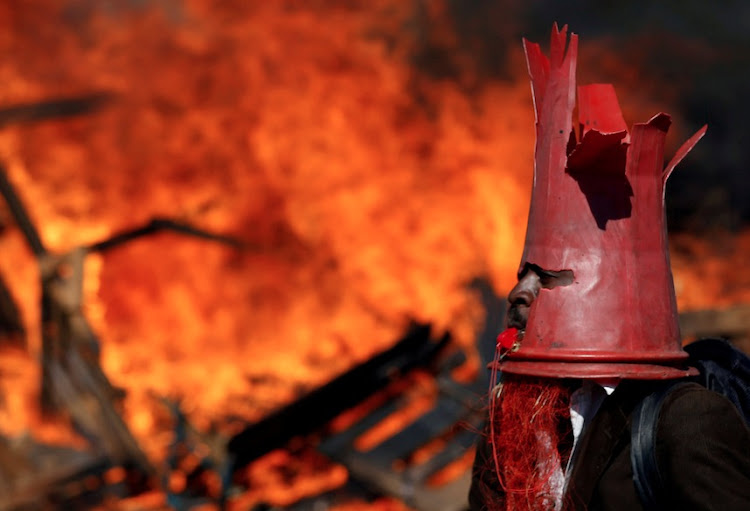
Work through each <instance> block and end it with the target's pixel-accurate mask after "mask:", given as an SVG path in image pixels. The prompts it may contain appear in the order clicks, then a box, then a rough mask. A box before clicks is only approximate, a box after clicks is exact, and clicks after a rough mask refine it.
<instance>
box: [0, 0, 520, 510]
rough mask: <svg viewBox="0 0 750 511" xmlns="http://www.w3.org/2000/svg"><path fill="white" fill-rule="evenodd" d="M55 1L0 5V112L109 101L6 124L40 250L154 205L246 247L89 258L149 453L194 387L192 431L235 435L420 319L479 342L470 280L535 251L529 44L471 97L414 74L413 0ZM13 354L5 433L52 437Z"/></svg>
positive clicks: (32, 289) (94, 310) (155, 247)
mask: <svg viewBox="0 0 750 511" xmlns="http://www.w3.org/2000/svg"><path fill="white" fill-rule="evenodd" d="M63 4H65V2H51V1H46V0H34V1H29V2H23V3H22V4H21V3H19V4H18V5H13V6H11V5H10V4H8V5H3V6H0V28H2V30H0V34H2V35H0V48H2V50H3V55H4V57H3V60H2V63H0V104H12V103H17V102H22V101H34V100H41V99H47V98H49V97H56V96H60V95H65V94H79V93H87V92H91V91H96V90H107V91H114V92H115V94H116V96H117V100H116V101H115V103H114V104H113V105H111V106H110V107H109V108H107V109H105V110H103V111H100V112H98V113H94V114H90V115H88V116H86V117H82V118H77V119H67V120H60V121H50V122H43V123H38V124H33V125H24V126H15V127H11V128H5V129H4V130H3V131H1V132H0V159H1V160H2V161H4V162H5V164H6V165H7V168H8V172H9V177H10V179H11V181H12V182H13V183H14V184H15V185H16V186H17V188H18V190H19V191H20V193H21V195H22V198H23V199H24V202H25V203H26V204H27V206H28V207H29V209H30V210H31V212H32V215H33V218H34V220H35V222H36V225H37V226H38V227H39V229H40V231H41V235H42V238H43V239H44V241H45V243H46V244H47V245H48V247H50V248H51V249H52V250H54V251H56V252H63V251H67V250H71V249H73V248H74V247H76V246H79V245H83V244H87V243H92V242H95V241H98V240H100V239H103V238H106V237H107V236H109V235H111V234H113V233H116V232H118V231H120V230H123V229H125V228H128V227H133V226H138V225H141V224H143V223H145V222H147V221H148V220H149V219H151V218H153V217H155V216H161V217H170V218H177V219H181V220H183V221H187V222H190V223H193V224H195V225H198V226H200V227H202V228H204V229H209V230H212V231H216V232H221V233H226V234H231V235H234V236H237V237H240V238H242V239H244V240H246V241H247V242H248V246H249V248H247V249H245V250H242V251H238V250H236V249H230V248H227V247H224V246H220V245H218V244H215V243H211V242H206V241H201V240H197V239H190V238H185V237H180V236H177V235H175V234H160V235H157V236H153V237H150V238H144V239H141V240H139V241H136V242H133V243H131V244H128V245H127V246H123V247H122V248H118V249H116V250H113V251H112V252H108V253H106V254H104V255H91V256H89V258H88V259H87V266H86V281H85V283H86V289H85V300H84V303H85V312H86V314H87V317H88V319H89V320H90V322H91V323H92V326H93V329H94V331H96V332H97V333H98V334H99V336H100V338H101V340H102V350H103V359H102V365H103V367H104V369H105V372H106V373H107V375H108V376H109V377H110V378H111V380H112V381H113V382H114V384H116V385H118V386H121V387H123V388H125V389H126V390H127V398H126V401H125V406H126V411H127V416H126V419H127V422H128V424H129V426H130V427H131V429H132V430H133V432H134V433H135V434H136V435H137V437H138V439H139V441H140V442H141V443H142V446H143V447H144V449H145V450H146V451H147V453H148V454H149V455H150V456H152V457H153V458H154V459H161V457H162V456H163V453H164V450H165V449H166V445H167V444H168V442H169V440H170V438H171V431H169V429H168V427H166V425H165V423H166V422H168V421H165V420H163V415H164V413H163V411H160V410H159V405H158V404H157V400H156V399H154V396H167V397H171V398H176V399H179V400H181V404H182V407H183V409H184V410H185V412H186V413H187V414H188V415H189V417H190V419H191V421H193V422H194V424H195V425H196V427H197V428H198V429H208V428H209V427H210V426H217V427H219V428H227V427H228V426H227V425H226V422H227V421H228V420H229V418H230V417H241V418H242V419H244V420H257V419H259V418H261V417H262V416H263V415H264V414H266V413H267V412H269V411H270V410H272V409H274V408H276V407H278V406H280V405H282V404H284V403H286V402H289V401H290V400H292V399H294V398H295V397H296V396H297V395H299V393H300V392H304V391H305V390H307V389H310V388H312V387H314V386H316V385H319V384H321V383H323V382H325V381H327V380H328V379H330V378H332V377H333V376H335V375H336V374H338V373H341V372H342V371H344V370H346V369H348V368H349V367H351V366H352V365H353V364H355V363H357V362H359V361H363V360H365V359H366V358H368V357H369V356H371V355H372V354H374V353H376V352H378V351H380V350H383V349H385V348H386V347H388V346H389V344H390V343H392V342H393V341H394V340H396V339H397V337H398V336H399V335H400V334H401V333H402V329H403V327H404V325H405V323H406V318H408V317H413V318H416V319H419V320H422V321H430V322H432V323H434V324H435V325H436V326H437V328H438V329H441V330H450V331H451V332H452V333H453V335H454V337H455V338H456V339H457V341H458V342H460V343H461V344H462V345H464V346H466V347H470V346H471V345H472V344H473V342H474V339H475V338H476V334H477V331H478V329H479V327H480V324H481V321H482V310H481V307H480V304H479V303H478V300H477V298H476V297H475V296H474V295H472V294H471V293H470V292H469V291H468V290H467V283H468V282H469V281H470V280H472V279H473V278H474V277H476V276H480V275H482V276H488V277H489V278H490V279H491V280H492V282H493V284H494V286H495V288H496V289H498V290H499V291H501V292H503V291H506V290H508V289H510V287H512V285H513V283H514V280H515V271H516V265H517V263H518V260H519V258H520V251H521V249H522V245H523V235H524V230H525V225H526V215H527V212H528V196H529V193H528V190H529V188H530V179H531V174H532V167H531V165H532V163H531V162H532V161H533V158H532V153H533V143H534V142H533V140H534V138H533V137H534V131H533V128H534V127H533V109H532V106H531V96H530V93H529V90H528V82H527V79H526V73H525V70H524V68H523V63H522V57H521V55H520V45H519V48H518V49H517V50H518V51H516V50H515V49H514V51H512V52H511V54H510V62H511V67H512V72H513V74H514V75H515V76H518V77H519V80H518V81H517V83H506V82H501V81H494V82H487V83H486V84H484V86H483V87H482V88H481V89H479V90H478V91H475V92H473V93H472V94H471V95H469V94H467V93H466V92H465V91H463V90H462V89H461V88H459V86H457V85H456V83H454V82H452V81H448V80H440V79H435V78H429V77H427V76H424V75H420V74H419V72H418V71H416V70H415V69H414V67H413V66H412V65H411V63H410V62H409V48H410V45H411V44H412V43H413V41H412V40H410V39H409V36H408V32H405V31H403V30H402V27H403V26H404V23H405V22H406V21H407V19H408V17H409V16H410V15H411V13H410V12H408V7H407V6H408V5H410V4H409V3H407V2H398V1H395V0H394V1H392V2H377V3H375V4H377V5H373V3H372V2H344V1H340V2H339V1H336V2H325V3H320V2H312V3H297V2H292V1H284V2H281V1H280V2H218V3H217V2H211V1H208V0H191V1H186V2H184V3H182V4H178V3H170V2H154V4H155V5H161V6H162V7H155V8H148V9H146V8H143V9H141V10H138V9H124V8H122V9H121V10H119V11H114V12H105V11H104V10H96V9H95V8H90V9H88V8H87V7H86V6H87V5H89V3H87V2H70V4H69V5H68V6H67V7H66V6H64V5H63ZM91 5H94V4H91ZM431 5H433V4H431ZM435 5H437V4H435ZM76 6H77V7H76ZM87 9H88V10H87ZM434 14H435V15H436V16H439V15H440V12H439V10H438V12H436V13H434ZM399 33H400V34H402V36H400V38H399V37H396V38H395V39H394V34H399ZM440 37H441V38H443V39H447V40H450V34H449V33H443V32H442V31H441V33H440ZM0 251H2V253H3V258H2V259H0V273H1V274H2V278H3V279H4V280H5V282H6V283H7V284H8V286H9V287H10V288H11V289H12V290H13V292H14V296H15V299H16V300H17V301H18V303H19V304H20V305H21V307H22V310H23V319H24V322H25V324H26V325H27V327H28V328H29V329H30V331H31V339H30V340H31V345H32V348H33V350H38V346H39V331H38V328H37V327H36V325H38V324H39V310H38V306H37V303H38V302H39V289H38V278H39V277H38V270H37V268H36V263H35V261H34V260H33V258H32V256H31V254H30V253H29V251H28V249H27V248H26V246H25V243H24V241H23V239H22V238H21V235H20V233H18V232H17V231H16V230H13V229H9V230H7V231H6V232H5V233H4V234H3V235H2V236H0ZM34 353H36V351H34ZM13 357H15V358H13ZM22 359H23V357H20V356H18V355H8V356H6V355H3V356H2V357H0V361H1V362H2V364H3V366H4V367H5V365H6V364H10V365H12V366H13V367H16V368H17V369H16V370H15V372H13V371H10V373H6V372H3V376H2V384H3V389H2V390H3V393H4V396H5V403H4V404H3V406H2V407H0V430H2V431H3V432H6V433H18V432H20V431H23V430H25V429H29V428H33V430H34V434H35V435H37V436H38V437H40V438H54V435H55V433H44V431H45V430H44V429H43V428H44V427H46V426H43V425H42V424H41V423H40V420H39V417H38V416H37V413H36V412H35V411H34V410H33V406H31V405H29V403H34V402H35V401H34V400H35V399H36V397H35V396H36V392H37V389H36V383H35V382H36V381H37V379H38V377H37V374H36V371H38V369H37V368H36V364H35V363H33V361H32V360H28V359H24V360H22ZM472 363H473V364H474V365H475V366H476V364H477V360H476V357H475V358H474V359H473V360H472ZM10 365H9V366H8V367H10ZM9 374H10V376H9ZM48 429H49V428H48ZM51 431H57V429H55V428H52V430H51ZM45 435H46V436H45ZM268 463H271V464H273V463H274V461H269V462H268ZM329 475H330V474H329ZM330 477H331V478H332V479H334V480H339V479H340V478H341V474H340V473H338V472H336V471H335V470H334V471H333V472H332V475H330ZM337 478H338V479H337ZM326 484H329V483H326ZM270 491H271V490H269V492H270ZM253 498H258V499H260V498H265V497H263V496H257V497H256V496H254V497H253ZM271 498H273V497H271ZM381 508H382V509H385V508H387V506H385V507H381ZM390 508H392V509H395V507H390ZM390 508H389V509H390Z"/></svg>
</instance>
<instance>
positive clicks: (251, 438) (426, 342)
mask: <svg viewBox="0 0 750 511" xmlns="http://www.w3.org/2000/svg"><path fill="white" fill-rule="evenodd" d="M430 332H431V327H430V326H429V325H423V324H422V325H419V324H415V325H412V327H411V328H410V330H409V332H408V333H407V334H406V335H405V336H404V337H403V339H401V340H400V341H399V342H398V343H396V345H395V346H393V347H392V348H390V349H389V350H386V351H385V352H383V353H380V354H378V355H376V356H374V357H372V358H371V359H369V360H367V361H366V362H364V363H362V364H360V365H358V366H356V367H354V368H353V369H351V370H349V371H347V372H346V373H344V374H342V375H341V376H339V377H337V378H335V379H333V380H332V381H330V382H329V383H327V384H326V385H323V386H322V387H319V388H317V389H316V390H313V391H312V392H310V393H309V394H307V395H306V396H303V397H302V398H300V399H298V400H296V401H294V402H293V403H291V404H289V405H287V406H285V407H283V408H281V409H279V410H277V411H276V412H274V413H272V414H270V415H269V416H268V417H266V418H264V419H262V420H261V421H259V422H256V423H254V424H251V425H250V426H248V427H247V428H245V429H244V430H243V431H241V432H240V433H238V434H237V435H235V436H234V437H233V438H232V439H231V440H230V441H229V443H228V446H227V451H228V453H229V455H230V456H231V458H232V460H233V470H237V469H239V468H241V467H243V466H245V465H247V464H248V463H250V462H251V461H253V460H255V459H257V458H259V457H260V456H262V455H264V454H266V453H268V452H270V451H272V450H273V449H277V448H279V447H282V446H284V445H285V444H286V443H287V442H288V441H289V440H290V439H292V438H294V437H296V436H300V435H305V434H309V433H312V432H314V431H316V430H318V429H320V428H321V427H323V426H324V425H325V424H326V423H328V422H329V421H330V420H332V419H333V418H335V417H336V416H337V415H339V414H340V413H342V412H344V411H345V410H347V409H349V408H351V407H353V406H354V405H356V404H358V403H360V402H361V401H363V400H364V399H365V398H367V397H369V396H370V395H372V394H374V393H375V392H376V391H378V390H380V389H383V388H385V387H386V386H387V385H388V384H389V383H391V382H393V381H394V380H395V379H396V378H397V377H400V376H402V375H403V374H404V373H406V372H407V371H410V370H412V369H414V368H416V367H420V366H426V365H428V364H430V363H431V362H432V361H433V360H435V358H436V357H437V355H438V354H439V353H441V352H442V351H443V349H444V348H445V347H446V346H447V344H448V341H449V336H448V335H444V336H443V337H442V338H441V339H440V340H438V341H434V340H433V339H432V338H431V336H430Z"/></svg>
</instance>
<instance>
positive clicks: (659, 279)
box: [501, 26, 705, 379]
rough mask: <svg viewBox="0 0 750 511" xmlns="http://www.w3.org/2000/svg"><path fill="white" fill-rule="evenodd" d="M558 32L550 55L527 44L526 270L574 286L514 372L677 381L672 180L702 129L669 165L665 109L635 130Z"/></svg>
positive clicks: (515, 360) (537, 328)
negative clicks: (578, 80) (530, 161)
mask: <svg viewBox="0 0 750 511" xmlns="http://www.w3.org/2000/svg"><path fill="white" fill-rule="evenodd" d="M566 32H567V27H564V28H563V29H562V30H560V31H558V30H557V27H556V26H555V27H554V29H553V32H552V43H551V52H550V53H551V55H550V58H549V59H547V57H545V56H544V55H543V54H542V52H541V50H540V49H539V46H538V45H537V44H534V43H529V42H528V41H524V47H525V50H526V57H527V62H528V67H529V73H530V76H531V84H532V92H533V96H534V107H535V111H536V120H537V125H536V132H537V142H536V152H535V169H534V174H535V176H534V186H533V191H532V198H531V208H530V212H529V220H528V226H527V232H526V245H525V248H524V254H523V258H522V260H521V269H520V271H523V270H524V268H526V265H527V263H529V264H534V265H537V266H539V267H541V268H543V269H545V270H555V271H560V270H572V271H573V274H574V283H573V284H571V285H568V286H558V287H555V288H554V289H542V290H541V292H540V293H539V296H538V297H537V298H536V300H535V301H534V303H533V304H532V306H531V309H530V313H529V320H528V323H527V326H526V330H525V333H524V336H523V342H522V343H521V346H520V349H518V350H517V351H514V352H513V353H510V354H509V355H508V356H507V358H506V359H505V360H504V361H503V362H502V363H501V370H503V371H506V372H509V373H519V374H530V375H536V376H553V377H571V378H581V377H584V378H620V377H621V378H635V379H665V378H678V377H682V376H685V375H686V374H692V373H693V372H694V371H693V370H690V369H685V368H684V367H683V365H684V362H685V360H686V358H687V354H686V353H685V352H684V351H683V350H682V346H681V340H680V332H679V326H678V322H677V307H676V301H675V294H674V284H673V281H672V274H671V270H670V265H669V252H668V246H667V230H666V220H665V214H664V185H665V182H666V179H667V177H669V174H670V173H671V172H672V170H673V169H674V166H675V165H677V163H679V161H681V160H682V158H684V157H685V155H686V154H687V153H688V152H689V151H690V149H692V147H693V146H694V145H695V144H696V143H697V142H698V140H699V139H700V138H701V137H702V136H703V134H704V133H705V127H704V128H703V129H702V130H700V131H699V132H698V133H696V134H695V135H694V136H693V137H692V138H691V139H690V140H688V142H686V143H685V144H684V145H683V147H682V148H680V150H679V151H678V153H677V155H676V156H675V158H674V159H673V160H672V162H671V163H670V164H669V165H668V166H667V168H666V170H665V168H664V142H665V138H666V134H667V130H668V128H669V124H670V122H671V121H670V118H669V116H668V115H666V114H663V113H661V114H658V115H656V116H654V117H653V118H652V119H651V120H649V121H648V122H647V123H645V124H635V125H634V126H633V128H632V130H631V131H630V133H628V130H627V126H626V124H625V121H624V120H623V116H622V113H621V110H620V107H619V105H618V102H617V97H616V95H615V92H614V89H613V88H612V86H611V85H608V84H597V85H590V86H585V87H580V88H578V113H579V126H580V130H579V131H580V137H576V133H575V130H574V126H573V122H572V121H573V110H574V107H575V96H576V95H575V90H576V84H575V69H576V52H577V43H578V39H577V36H576V35H575V34H572V35H571V37H570V42H569V44H568V47H567V51H566V48H565V45H566V40H567V36H566Z"/></svg>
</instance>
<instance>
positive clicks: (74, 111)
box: [0, 92, 115, 128]
mask: <svg viewBox="0 0 750 511" xmlns="http://www.w3.org/2000/svg"><path fill="white" fill-rule="evenodd" d="M114 99H115V95H114V94H113V93H111V92H95V93H92V94H86V95H82V96H76V97H68V98H58V99H50V100H45V101H38V102H36V103H23V104H17V105H11V106H5V107H1V108H0V128H4V127H5V126H7V125H10V124H20V123H30V122H38V121H43V120H48V119H60V118H64V117H72V116H75V115H82V114H89V113H92V112H94V111H96V110H99V109H100V108H102V107H103V106H105V105H107V104H108V103H110V102H112V100H114Z"/></svg>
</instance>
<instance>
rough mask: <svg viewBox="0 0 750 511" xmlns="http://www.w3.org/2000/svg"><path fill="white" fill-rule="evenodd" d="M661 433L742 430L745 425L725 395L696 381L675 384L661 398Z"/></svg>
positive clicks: (746, 431)
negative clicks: (663, 397) (662, 399)
mask: <svg viewBox="0 0 750 511" xmlns="http://www.w3.org/2000/svg"><path fill="white" fill-rule="evenodd" d="M659 429H660V433H662V432H665V433H666V434H669V432H679V431H692V432H694V433H698V432H702V433H706V432H711V431H716V430H723V431H726V430H727V429H733V430H736V431H737V432H738V433H741V432H742V431H743V430H744V431H745V433H746V434H745V435H741V436H744V437H747V436H748V431H750V430H748V425H747V423H746V422H745V419H744V418H743V417H742V415H740V412H739V410H737V408H736V407H735V406H734V404H732V402H731V401H730V400H729V399H728V398H727V397H725V396H723V395H721V394H719V393H717V392H714V391H712V390H709V389H707V388H706V387H704V386H702V385H699V384H697V383H692V382H691V383H683V384H680V385H677V386H675V388H674V389H672V390H671V391H670V392H669V393H668V394H667V396H666V397H665V399H664V403H663V405H662V408H661V413H660V415H659Z"/></svg>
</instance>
